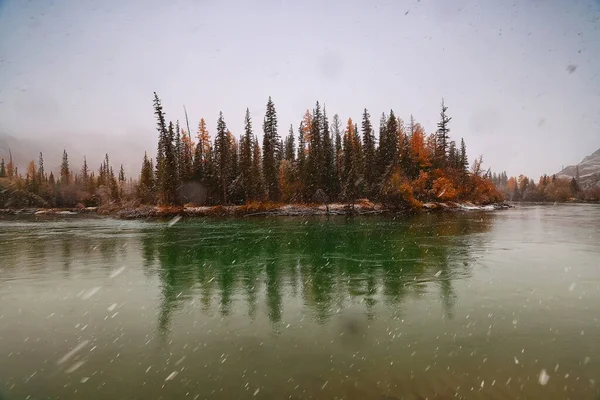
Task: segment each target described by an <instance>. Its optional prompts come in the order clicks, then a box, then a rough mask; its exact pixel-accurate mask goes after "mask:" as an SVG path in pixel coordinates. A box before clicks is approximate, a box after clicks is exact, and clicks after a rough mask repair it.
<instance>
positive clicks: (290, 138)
mask: <svg viewBox="0 0 600 400" xmlns="http://www.w3.org/2000/svg"><path fill="white" fill-rule="evenodd" d="M295 147H296V144H295V140H294V127H293V126H292V125H290V131H289V132H288V135H287V137H286V138H285V143H284V146H283V150H284V159H285V160H287V161H289V162H294V161H295V160H296V156H295V151H296V149H295Z"/></svg>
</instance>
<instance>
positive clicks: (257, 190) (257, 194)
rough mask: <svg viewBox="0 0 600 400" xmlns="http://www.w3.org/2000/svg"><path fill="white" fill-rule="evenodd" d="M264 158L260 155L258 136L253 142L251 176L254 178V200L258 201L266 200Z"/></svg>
mask: <svg viewBox="0 0 600 400" xmlns="http://www.w3.org/2000/svg"><path fill="white" fill-rule="evenodd" d="M261 161H262V156H261V154H260V146H259V144H258V139H257V138H256V136H255V137H254V140H253V142H252V170H251V175H252V176H253V181H252V183H253V188H252V192H253V194H252V198H254V199H256V200H261V201H262V200H264V198H265V182H264V179H263V175H262V171H263V168H262V162H261Z"/></svg>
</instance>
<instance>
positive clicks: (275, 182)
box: [262, 96, 280, 201]
mask: <svg viewBox="0 0 600 400" xmlns="http://www.w3.org/2000/svg"><path fill="white" fill-rule="evenodd" d="M278 144H279V135H278V133H277V113H276V112H275V104H273V101H272V100H271V97H270V96H269V101H268V102H267V111H266V113H265V119H264V122H263V148H262V157H263V160H262V161H263V162H262V168H263V176H264V180H265V185H266V189H267V196H268V199H269V200H271V201H276V200H278V199H279V179H278V178H279V165H277V159H278V158H280V156H279V154H277V152H278V147H279V145H278Z"/></svg>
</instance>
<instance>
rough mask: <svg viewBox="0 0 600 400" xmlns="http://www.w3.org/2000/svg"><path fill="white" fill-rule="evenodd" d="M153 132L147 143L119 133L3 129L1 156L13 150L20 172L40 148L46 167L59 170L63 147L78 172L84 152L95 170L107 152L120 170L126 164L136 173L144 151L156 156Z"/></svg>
mask: <svg viewBox="0 0 600 400" xmlns="http://www.w3.org/2000/svg"><path fill="white" fill-rule="evenodd" d="M153 135H154V132H152V133H150V134H149V135H148V140H147V141H145V142H144V143H140V141H139V140H138V141H136V140H131V139H127V138H126V137H118V136H108V135H106V136H100V137H99V136H92V135H89V136H88V135H65V136H64V137H42V138H40V139H34V138H31V137H28V138H25V137H16V136H13V135H9V134H6V133H1V132H0V158H4V160H5V161H6V162H8V157H9V149H10V152H11V153H12V157H13V162H14V163H15V166H16V167H17V168H18V169H19V173H21V174H25V171H26V169H27V164H28V163H29V161H31V160H34V161H35V163H36V165H37V162H38V158H39V155H40V151H41V152H42V153H43V155H44V167H45V169H46V171H48V172H49V171H54V173H55V174H56V172H57V171H59V170H60V164H61V161H62V154H63V150H67V154H68V155H69V166H70V167H71V169H72V170H74V171H77V172H79V170H80V169H81V166H82V165H83V157H84V155H85V156H86V158H87V162H88V167H89V168H90V170H93V171H96V173H97V170H98V168H99V167H100V163H101V162H102V160H103V159H104V155H105V154H106V153H108V156H109V158H110V164H111V166H112V167H113V169H114V170H115V174H116V173H117V172H118V170H119V167H120V165H121V164H123V169H124V170H125V174H126V175H127V176H133V177H136V176H137V175H138V174H139V171H140V168H141V165H142V158H143V157H144V151H148V157H152V158H153V157H154V156H155V154H154V152H155V151H156V150H155V148H156V145H155V144H153V143H152V139H153Z"/></svg>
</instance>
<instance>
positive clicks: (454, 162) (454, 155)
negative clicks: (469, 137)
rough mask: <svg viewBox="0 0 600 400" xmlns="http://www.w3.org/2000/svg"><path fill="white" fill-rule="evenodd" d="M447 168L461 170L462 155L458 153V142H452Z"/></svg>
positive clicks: (449, 148)
mask: <svg viewBox="0 0 600 400" xmlns="http://www.w3.org/2000/svg"><path fill="white" fill-rule="evenodd" d="M447 166H448V167H450V168H452V169H459V168H460V153H458V151H457V149H456V142H455V141H454V140H451V141H450V146H449V147H448V163H447Z"/></svg>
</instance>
